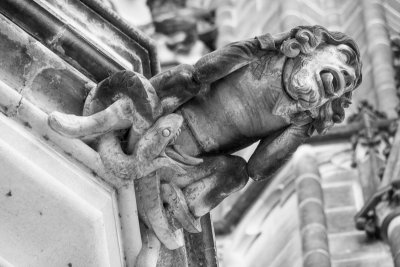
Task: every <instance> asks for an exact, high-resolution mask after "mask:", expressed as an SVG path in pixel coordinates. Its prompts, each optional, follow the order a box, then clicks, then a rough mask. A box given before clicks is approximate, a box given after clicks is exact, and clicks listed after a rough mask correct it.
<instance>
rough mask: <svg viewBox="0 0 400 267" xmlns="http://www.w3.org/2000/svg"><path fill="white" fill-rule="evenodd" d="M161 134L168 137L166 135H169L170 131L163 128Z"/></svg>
mask: <svg viewBox="0 0 400 267" xmlns="http://www.w3.org/2000/svg"><path fill="white" fill-rule="evenodd" d="M162 135H163V136H164V137H168V136H170V135H171V131H170V130H169V129H164V130H163V131H162Z"/></svg>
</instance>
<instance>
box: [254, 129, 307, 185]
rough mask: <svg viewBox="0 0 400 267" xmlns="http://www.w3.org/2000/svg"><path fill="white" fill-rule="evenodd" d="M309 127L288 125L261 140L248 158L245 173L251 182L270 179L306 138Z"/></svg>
mask: <svg viewBox="0 0 400 267" xmlns="http://www.w3.org/2000/svg"><path fill="white" fill-rule="evenodd" d="M309 127H310V125H309V124H307V125H302V126H298V125H290V126H289V127H288V128H286V129H285V130H283V131H282V132H278V133H277V134H275V135H272V136H269V137H267V138H265V139H263V140H261V142H260V144H259V145H258V147H257V149H256V150H255V151H254V153H253V155H252V156H251V157H250V159H249V162H248V164H247V171H248V173H249V176H250V177H251V178H252V179H253V180H256V181H258V180H265V179H271V178H272V176H273V175H274V174H275V172H276V171H277V170H278V169H279V168H280V167H282V165H283V164H285V162H286V161H287V160H288V159H289V157H290V156H291V155H292V154H293V152H294V151H295V150H296V149H297V147H298V146H299V145H301V144H302V143H303V142H304V141H305V140H306V139H307V138H308V137H309V134H308V129H309Z"/></svg>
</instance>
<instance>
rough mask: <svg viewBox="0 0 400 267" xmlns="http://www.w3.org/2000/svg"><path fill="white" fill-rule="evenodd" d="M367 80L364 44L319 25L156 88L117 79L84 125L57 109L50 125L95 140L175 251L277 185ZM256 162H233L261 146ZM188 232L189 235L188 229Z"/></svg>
mask: <svg viewBox="0 0 400 267" xmlns="http://www.w3.org/2000/svg"><path fill="white" fill-rule="evenodd" d="M360 83H361V61H360V53H359V50H358V47H357V45H356V43H355V42H354V41H353V40H352V39H351V38H349V37H348V36H346V35H345V34H343V33H340V32H330V31H328V30H326V29H325V28H323V27H321V26H300V27H296V28H294V29H292V30H291V31H289V32H285V33H281V34H277V35H271V34H265V35H262V36H258V37H255V38H253V39H249V40H245V41H240V42H235V43H232V44H230V45H228V46H226V47H223V48H221V49H218V50H216V51H214V52H212V53H209V54H207V55H205V56H203V57H202V58H201V59H200V60H198V61H197V63H196V64H194V65H193V66H192V65H179V66H177V67H175V68H172V69H170V70H168V71H165V72H162V73H160V74H158V75H156V76H154V77H152V78H151V79H150V80H147V79H146V78H144V77H143V76H142V75H140V74H138V73H135V72H132V71H121V72H118V73H115V74H113V75H111V76H110V77H109V78H107V79H105V80H104V81H102V82H101V83H99V85H98V86H97V87H96V88H95V89H93V91H92V92H91V93H90V95H89V96H88V98H87V100H86V103H85V108H84V111H83V116H75V115H68V114H62V113H58V112H54V113H52V114H50V116H49V124H50V126H51V127H52V128H53V129H54V130H55V131H57V132H58V133H60V134H63V135H65V136H69V137H75V138H76V137H79V138H88V137H96V138H97V139H96V140H97V150H98V152H99V154H100V157H101V159H102V161H103V163H104V165H105V167H106V169H107V170H108V171H109V172H110V173H111V174H112V175H114V176H115V177H117V178H118V179H121V180H124V179H135V186H136V190H137V192H138V195H137V198H138V210H139V214H140V217H141V219H142V221H143V222H144V223H145V224H146V226H147V228H148V229H150V230H151V231H152V233H153V234H155V237H157V238H158V240H160V241H161V242H162V243H163V244H164V245H165V246H166V247H167V248H169V249H176V248H178V247H180V246H182V245H183V239H182V236H181V235H180V232H179V231H177V230H176V229H175V228H174V227H172V226H171V225H170V224H169V223H168V220H167V218H166V215H165V212H166V210H168V212H169V214H172V216H173V217H174V218H175V220H176V221H178V223H179V224H180V226H181V228H184V229H186V230H187V231H189V232H199V231H201V229H200V224H199V221H198V218H199V217H201V216H203V215H204V214H206V213H208V212H209V211H210V210H211V209H213V208H214V207H215V206H216V205H218V204H219V203H220V202H221V201H222V200H223V199H224V198H225V197H227V196H228V195H230V194H231V193H233V192H235V191H237V190H239V189H241V188H243V187H244V185H245V184H246V183H247V181H248V179H249V177H251V178H252V179H254V180H262V179H271V177H272V176H273V174H274V172H275V171H276V170H277V169H278V168H280V167H281V166H282V165H283V164H284V162H285V161H286V160H287V159H288V157H290V155H291V154H292V153H293V152H294V151H295V150H296V148H297V147H298V146H299V145H300V144H301V143H302V142H303V141H305V140H306V139H307V138H308V137H310V135H311V134H312V133H313V132H314V131H315V130H316V131H317V132H318V133H323V132H325V131H326V130H327V129H329V128H330V127H331V126H332V125H333V124H334V123H339V122H342V121H343V119H344V115H345V113H344V108H346V107H348V106H349V104H350V103H351V96H352V91H353V90H354V89H355V88H356V87H357V86H358V85H359V84H360ZM259 140H260V143H259V145H258V147H257V149H256V150H255V152H254V153H253V155H252V156H251V158H250V159H249V161H248V162H246V161H245V160H243V159H242V158H240V157H238V156H233V155H230V154H231V153H232V152H235V151H237V150H239V149H242V148H244V147H246V146H249V145H250V144H252V143H254V142H256V141H259ZM178 228H179V227H178Z"/></svg>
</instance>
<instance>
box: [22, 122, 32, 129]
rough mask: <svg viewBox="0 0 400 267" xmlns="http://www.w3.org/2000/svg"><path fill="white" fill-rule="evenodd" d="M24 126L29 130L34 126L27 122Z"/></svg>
mask: <svg viewBox="0 0 400 267" xmlns="http://www.w3.org/2000/svg"><path fill="white" fill-rule="evenodd" d="M24 126H25V127H27V128H29V129H32V125H31V124H30V123H29V122H27V121H25V122H24Z"/></svg>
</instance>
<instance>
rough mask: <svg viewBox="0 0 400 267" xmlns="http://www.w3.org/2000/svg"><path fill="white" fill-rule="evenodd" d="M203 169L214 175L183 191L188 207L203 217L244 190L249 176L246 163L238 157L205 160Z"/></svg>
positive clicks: (196, 214) (217, 157)
mask: <svg viewBox="0 0 400 267" xmlns="http://www.w3.org/2000/svg"><path fill="white" fill-rule="evenodd" d="M203 159H204V163H202V164H201V165H202V167H204V166H208V168H210V169H212V170H213V173H212V174H211V175H209V176H207V177H205V178H204V179H201V180H199V181H197V182H195V183H193V184H190V185H188V186H187V187H185V188H184V189H183V193H184V195H185V198H186V201H187V204H188V207H189V209H190V211H191V212H192V213H193V214H194V215H195V216H196V217H201V216H203V215H205V214H206V213H208V212H210V211H211V210H212V209H213V208H215V207H216V206H217V205H218V204H219V203H221V201H222V200H224V199H225V198H226V197H227V196H229V195H230V194H232V193H233V192H236V191H237V190H239V189H241V188H243V187H244V186H245V185H246V183H247V181H248V179H249V176H248V174H247V170H246V161H245V160H244V159H242V158H240V157H237V156H230V155H228V156H225V155H223V156H216V157H207V158H203Z"/></svg>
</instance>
